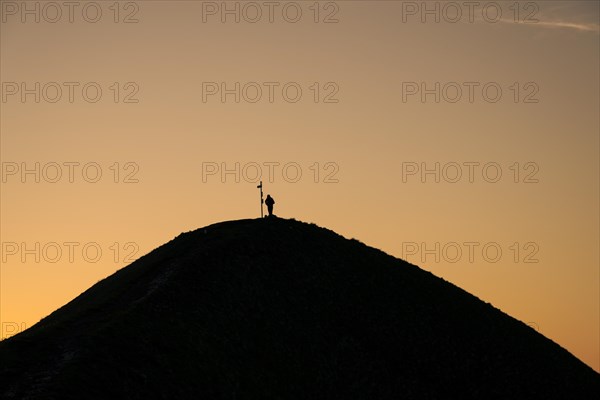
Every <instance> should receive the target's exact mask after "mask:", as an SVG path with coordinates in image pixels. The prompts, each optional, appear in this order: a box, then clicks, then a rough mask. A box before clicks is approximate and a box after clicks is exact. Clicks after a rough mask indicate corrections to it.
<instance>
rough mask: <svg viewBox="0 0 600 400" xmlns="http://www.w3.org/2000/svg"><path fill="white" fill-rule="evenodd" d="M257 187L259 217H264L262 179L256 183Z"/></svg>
mask: <svg viewBox="0 0 600 400" xmlns="http://www.w3.org/2000/svg"><path fill="white" fill-rule="evenodd" d="M257 188H258V189H260V217H261V218H264V211H263V203H264V202H265V201H264V200H263V191H262V188H263V186H262V181H260V185H258V186H257Z"/></svg>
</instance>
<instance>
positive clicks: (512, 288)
mask: <svg viewBox="0 0 600 400" xmlns="http://www.w3.org/2000/svg"><path fill="white" fill-rule="evenodd" d="M0 3H1V6H2V21H1V26H0V27H1V28H0V52H1V54H0V78H1V79H0V80H1V81H2V96H3V97H2V102H1V103H0V107H1V111H0V128H1V139H0V145H1V150H0V156H1V160H2V173H3V175H2V184H1V185H2V186H1V187H2V190H1V205H0V211H1V229H0V233H1V242H2V266H1V269H0V322H1V323H2V337H6V336H8V335H10V333H11V332H13V331H14V329H15V326H19V327H21V326H27V327H29V326H31V325H33V324H34V323H36V322H37V321H39V320H40V319H41V318H43V317H44V316H46V315H48V314H49V313H50V312H52V311H53V310H55V309H56V308H58V307H60V306H62V305H63V304H65V303H66V302H68V301H69V300H71V299H72V298H74V297H75V296H77V295H78V294H80V293H81V292H83V291H84V290H86V289H87V288H88V287H89V286H91V285H93V284H94V283H96V282H97V281H98V280H100V279H102V278H104V277H106V276H108V275H110V274H112V273H113V272H115V271H116V270H117V269H119V268H122V267H123V266H125V265H127V264H128V263H129V262H128V261H126V260H127V257H128V256H130V255H131V257H130V258H132V259H135V258H137V257H139V256H141V255H143V254H146V253H147V252H149V251H151V250H152V249H154V248H156V247H157V246H159V245H161V244H163V243H165V242H167V241H168V240H170V239H172V238H173V237H175V236H177V235H178V234H179V233H181V232H183V231H189V230H193V229H196V228H199V227H203V226H206V225H208V224H211V223H215V222H219V221H223V220H232V219H240V218H255V217H257V216H259V213H260V209H259V200H258V199H259V193H258V190H257V189H256V184H257V183H256V182H255V180H254V179H253V178H254V175H255V172H256V168H255V167H256V165H257V164H258V165H260V166H261V169H262V174H263V176H262V179H263V181H264V182H265V192H266V193H270V194H271V195H272V196H273V197H274V198H275V200H276V204H275V212H276V214H278V215H279V216H281V217H285V218H296V219H299V220H302V221H307V222H314V223H317V224H318V225H321V226H324V227H327V228H330V229H333V230H335V231H336V232H338V233H340V234H342V235H344V236H346V237H348V238H351V237H354V238H357V239H359V240H361V241H362V242H364V243H366V244H368V245H371V246H374V247H377V248H380V249H382V250H384V251H386V252H387V253H389V254H392V255H394V256H396V257H401V258H405V259H407V260H408V261H410V262H412V263H414V264H417V265H419V266H420V267H421V268H423V269H425V270H428V271H431V272H432V273H434V274H435V275H437V276H440V277H443V278H444V279H446V280H448V281H450V282H452V283H454V284H456V285H458V286H460V287H461V288H463V289H465V290H467V291H469V292H470V293H473V294H474V295H476V296H478V297H479V298H480V299H482V300H484V301H486V302H489V303H491V304H493V305H494V306H496V307H498V308H500V309H501V310H503V311H504V312H506V313H508V314H510V315H512V316H514V317H515V318H517V319H519V320H522V321H524V322H526V323H529V324H530V325H531V326H532V327H534V328H535V329H538V330H539V331H540V332H541V333H542V334H544V335H546V336H547V337H549V338H551V339H552V340H554V341H555V342H557V343H559V344H560V345H561V346H563V347H565V348H566V349H568V350H569V351H570V352H572V353H573V354H575V355H576V356H577V357H579V358H580V359H582V360H583V361H584V362H585V363H587V364H588V365H590V366H592V367H593V368H594V369H596V370H597V371H598V370H600V349H599V346H600V343H599V342H600V331H599V326H600V316H599V315H600V305H599V304H600V293H599V285H600V274H599V263H600V261H599V241H600V232H599V226H600V222H599V211H598V204H599V200H600V199H599V131H600V124H599V112H598V110H599V109H600V104H599V91H600V85H599V71H600V66H599V56H600V55H599V48H600V45H599V19H600V15H599V6H598V2H596V1H565V2H561V1H537V2H520V3H518V4H517V6H516V7H515V5H514V4H515V2H513V1H499V2H480V4H481V5H480V6H478V7H475V8H474V10H473V14H472V15H469V9H468V8H466V7H463V8H462V9H461V10H460V11H461V12H462V15H460V16H459V15H458V14H457V13H456V12H457V10H458V9H457V8H456V7H454V8H452V6H448V5H447V4H448V3H447V2H446V3H444V2H437V7H439V10H440V11H439V22H436V20H435V19H436V15H435V14H424V15H423V14H421V12H423V11H427V10H435V7H436V2H401V1H337V2H325V1H322V2H320V3H318V4H317V5H316V6H315V3H314V2H313V1H297V2H275V3H274V4H273V6H272V7H273V14H272V21H270V20H269V18H270V16H269V8H268V6H265V5H264V4H263V2H257V3H252V4H250V5H248V2H238V3H237V5H236V2H227V3H224V2H200V1H137V2H120V3H119V4H118V7H115V5H114V3H115V2H114V1H97V2H95V3H93V4H90V2H75V5H74V6H73V10H72V11H73V13H72V19H73V22H70V21H69V17H70V16H69V9H68V8H66V7H64V6H60V4H61V3H62V2H56V3H53V4H50V3H52V2H44V1H41V2H37V3H39V6H38V7H39V9H38V10H39V22H36V21H35V19H36V14H35V13H36V11H35V7H36V5H35V4H36V2H22V1H19V2H10V1H4V0H2V1H1V2H0ZM48 4H50V5H48ZM55 4H58V5H59V6H60V7H62V10H60V11H61V15H58V14H57V13H56V12H57V8H56V7H55V6H54V5H55ZM453 4H458V5H459V7H460V5H461V4H462V2H456V3H453ZM255 5H258V8H260V9H261V12H262V15H261V16H260V18H259V17H258V15H257V14H256V10H257V7H255ZM484 6H485V8H484ZM235 7H238V9H239V10H240V11H239V12H240V14H239V22H236V21H235V18H236V15H234V14H224V15H222V14H221V12H222V11H224V10H228V9H229V10H231V9H235ZM84 9H85V11H84ZM284 9H285V11H284ZM26 10H33V11H32V13H31V14H28V13H26V12H25V13H24V11H26ZM98 10H100V11H101V12H102V14H101V16H99V18H98V19H99V20H98V21H97V22H90V21H93V20H94V19H96V15H97V14H96V12H97V11H98ZM298 10H300V11H301V13H302V14H301V16H300V17H299V18H297V19H299V20H298V21H297V22H291V21H293V20H294V19H296V15H297V14H296V12H297V11H298ZM316 10H318V14H316ZM116 11H118V13H116ZM498 11H500V12H501V16H497V12H498ZM471 17H472V18H471ZM222 18H225V21H224V22H223V21H222ZM115 19H116V21H117V22H115ZM315 19H316V20H317V21H318V22H315ZM23 20H24V22H23ZM53 20H55V22H52V21H53ZM124 20H127V21H128V22H129V23H125V22H124ZM251 20H256V21H255V22H251ZM454 20H455V21H456V22H452V21H454ZM136 21H137V22H136ZM326 21H327V22H326ZM36 82H39V90H37V89H36ZM53 82H54V83H53ZM69 82H72V83H69ZM115 82H116V85H115ZM236 82H239V83H240V89H239V91H238V94H239V97H240V99H239V100H240V101H239V103H236V102H235V93H233V94H232V93H230V94H227V95H226V96H225V97H224V101H222V98H221V95H220V93H216V94H211V93H212V92H210V91H209V89H215V88H218V89H219V90H220V85H221V83H224V84H225V85H226V88H229V89H230V90H231V89H232V90H233V92H235V83H236ZM253 82H254V83H253ZM436 82H437V83H439V88H440V89H439V91H438V94H439V96H440V99H439V102H436V101H435V93H434V92H435V87H436ZM465 82H466V83H467V85H465ZM469 82H471V83H469ZM65 83H66V84H65ZM265 83H266V84H265ZM315 83H316V84H315ZM22 84H24V85H25V86H22ZM421 84H424V85H425V86H424V89H426V90H427V89H429V90H430V94H426V95H425V97H424V98H422V97H421V93H416V94H412V92H410V91H409V90H410V89H415V88H417V89H418V90H419V91H420V89H421ZM85 85H87V86H86V95H87V96H88V97H87V100H86V98H84V94H83V93H82V91H83V89H82V88H83V87H84V86H85ZM468 85H471V86H470V87H473V88H474V91H473V99H472V100H473V101H470V99H469V91H468V87H469V86H468ZM284 86H285V87H286V92H285V93H284V91H283V87H284ZM484 86H485V87H486V92H485V93H483V89H482V88H483V87H484ZM57 87H60V88H61V91H62V96H61V97H58V96H57V93H58V92H57V91H56V88H57ZM69 87H71V88H73V99H72V100H73V101H72V102H71V101H69V100H70V99H69ZM97 87H100V88H101V90H102V95H101V96H100V97H99V98H98V101H97V102H95V103H94V102H91V100H92V99H93V97H94V96H95V90H96V88H97ZM257 87H260V88H261V89H262V97H261V98H260V99H258V101H256V102H252V101H253V100H254V99H256V94H257V92H256V88H257ZM269 87H271V88H273V98H272V102H271V101H269V100H270V99H269ZM298 87H299V88H301V90H302V97H301V98H300V99H299V100H298V101H297V102H292V99H293V97H294V96H295V95H296V92H295V91H296V90H297V88H298ZM457 87H458V88H461V89H462V97H461V98H460V99H457V97H456V95H457V91H456V88H457ZM117 88H118V92H117ZM498 88H500V90H501V91H502V97H501V98H500V99H498V101H496V102H493V98H494V96H495V93H496V92H495V91H496V90H497V89H498ZM22 89H25V90H29V92H28V93H29V94H25V95H24V97H22V96H21V95H22V94H23V93H22ZM317 89H318V93H317ZM517 89H518V90H517ZM431 90H433V91H432V92H431ZM26 93H27V92H26ZM36 95H39V97H40V99H39V100H40V101H39V103H36V101H35V100H36V99H35V97H36ZM285 95H287V96H288V97H287V99H286V97H285ZM484 95H487V96H488V97H484ZM515 96H516V97H515ZM315 97H316V98H315ZM54 100H56V102H51V101H54ZM115 100H116V102H115ZM316 100H317V101H316ZM325 100H327V101H325ZM454 100H458V101H456V102H453V101H454ZM515 100H516V101H515ZM128 101H134V102H128ZM36 163H39V175H40V176H39V180H40V182H39V183H37V182H35V179H36V176H35V173H30V174H25V175H24V176H23V175H22V174H21V172H23V169H24V168H26V169H29V170H33V171H35V169H36ZM65 163H67V164H65ZM70 163H71V164H70ZM115 163H118V164H115ZM236 163H237V165H239V177H238V181H237V182H236V175H235V172H232V173H229V174H226V175H225V176H221V174H220V173H221V172H222V171H221V170H222V168H223V166H224V167H225V168H227V169H228V170H232V171H235V169H236ZM276 163H279V164H276ZM315 163H317V164H315ZM436 163H439V173H440V176H439V182H436V179H435V178H436V177H435V175H434V173H431V174H427V175H424V176H422V175H421V173H420V172H421V170H422V169H423V168H427V169H429V170H435V167H436ZM465 163H466V164H465ZM477 163H478V164H477ZM515 163H518V164H515ZM57 165H58V166H59V167H60V172H61V174H62V176H61V177H60V179H58V177H56V172H57V168H56V167H57ZM269 165H272V166H273V168H274V175H273V176H272V177H271V179H269V176H268V175H269ZM286 165H287V167H286V169H285V172H284V168H283V167H284V166H286ZM457 165H458V166H460V167H461V173H462V177H461V179H457V180H458V181H457V182H453V181H454V180H456V179H454V178H455V176H456V172H457V169H456V166H457ZM469 165H471V166H472V167H471V168H473V172H474V174H473V176H472V178H473V179H472V182H471V181H470V180H469V168H470V167H469ZM84 166H86V169H85V172H84V171H83V167H84ZM415 166H416V167H417V168H418V169H419V171H417V172H416V173H415V174H414V175H407V173H408V172H411V171H413V170H412V169H411V168H414V167H415ZM484 166H486V169H485V174H483V172H482V171H483V167H484ZM215 167H216V168H218V171H216V173H215V174H212V173H213V172H215V171H214V169H211V168H215ZM70 168H72V171H73V176H72V182H70V179H69V172H70ZM298 168H299V169H300V171H301V173H302V175H301V177H298V178H296V173H297V171H298ZM98 170H100V171H101V172H102V176H101V177H100V178H99V180H98V181H97V182H95V183H93V182H92V181H94V180H96V178H95V175H96V172H97V171H98ZM498 170H500V171H501V173H502V175H501V177H499V178H498V181H497V182H492V181H494V180H495V179H496V178H495V176H496V173H497V171H498ZM116 171H119V174H118V176H117V174H116ZM317 171H318V174H317ZM516 171H518V174H517V173H516ZM54 180H57V182H52V181H54ZM115 180H116V181H117V182H116V183H115ZM269 180H271V181H272V182H269ZM296 180H297V181H296ZM423 180H424V182H423ZM88 181H90V182H88ZM136 181H137V182H136ZM294 181H296V182H294ZM72 242H74V244H69V243H72ZM36 243H39V251H38V250H36ZM65 243H67V244H65ZM115 243H116V245H115ZM436 243H439V245H438V246H439V247H438V248H437V249H438V250H436ZM465 243H467V244H465ZM470 243H474V244H470ZM515 243H516V245H515ZM84 247H85V249H86V253H85V254H84V253H83V252H82V250H83V248H84ZM97 248H100V249H101V251H102V254H101V256H100V257H98V258H99V259H98V260H97V261H96V262H93V261H94V258H96V254H95V251H96V250H97ZM458 248H459V249H460V250H461V251H462V254H458V253H456V250H457V249H458ZM484 248H485V251H484V250H483V249H484ZM498 248H499V249H500V250H501V251H502V254H501V256H500V257H496V253H495V252H496V251H497V249H498ZM27 249H29V250H31V251H30V252H27ZM57 249H60V251H62V254H58V253H57V252H56V251H57ZM69 249H73V250H74V253H73V259H72V260H70V259H69ZM117 249H118V253H117ZM469 249H473V254H472V259H470V254H469ZM23 250H25V251H23ZM423 250H426V251H423ZM36 256H39V257H40V260H39V262H36V260H35V257H36ZM436 256H438V257H439V260H436ZM23 257H24V258H25V260H24V261H23V259H22V258H23ZM115 258H116V259H115ZM494 258H498V259H497V260H495V259H494ZM452 261H456V262H452ZM492 261H495V262H492ZM528 261H537V262H528ZM373 290H377V288H373ZM15 324H16V325H15Z"/></svg>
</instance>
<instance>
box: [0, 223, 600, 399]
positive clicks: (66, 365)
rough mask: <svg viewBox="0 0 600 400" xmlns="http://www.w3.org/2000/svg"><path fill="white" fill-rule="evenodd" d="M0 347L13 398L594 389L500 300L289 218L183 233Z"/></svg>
mask: <svg viewBox="0 0 600 400" xmlns="http://www.w3.org/2000/svg"><path fill="white" fill-rule="evenodd" d="M0 360H2V361H1V363H0V397H1V398H18V399H28V398H30V399H174V398H176V399H201V398H206V399H336V398H347V399H361V398H362V399H367V398H368V399H399V398H406V399H452V398H456V399H478V400H479V399H544V400H548V399H583V398H589V397H591V396H594V395H596V394H600V377H599V375H598V374H597V373H596V372H594V371H593V370H592V369H591V368H589V367H587V366H586V365H585V364H583V363H582V362H580V361H579V360H578V359H576V358H575V357H574V356H572V355H571V354H570V353H568V352H567V351H566V350H564V349H563V348H561V347H560V346H558V345H557V344H555V343H554V342H552V341H551V340H549V339H547V338H545V337H544V336H542V335H540V334H538V333H537V332H536V331H534V330H533V329H531V328H530V327H528V326H527V325H525V324H523V323H521V322H519V321H517V320H515V319H513V318H511V317H509V316H507V315H506V314H504V313H502V312H501V311H499V310H497V309H495V308H494V307H492V306H491V305H489V304H486V303H484V302H482V301H480V300H478V299H477V298H475V297H474V296H472V295H470V294H468V293H466V292H465V291H463V290H461V289H460V288H457V287H456V286H454V285H452V284H450V283H448V282H445V281H444V280H443V279H440V278H437V277H435V276H433V275H432V274H430V273H428V272H425V271H423V270H421V269H419V268H418V267H416V266H414V265H411V264H408V263H406V262H404V261H402V260H399V259H396V258H394V257H391V256H389V255H386V254H385V253H383V252H381V251H379V250H376V249H373V248H370V247H368V246H365V245H364V244H362V243H360V242H358V241H355V240H348V239H345V238H343V237H341V236H339V235H337V234H335V233H334V232H332V231H329V230H327V229H323V228H319V227H317V226H315V225H312V224H311V225H309V224H305V223H301V222H298V221H294V220H283V219H265V220H260V219H258V220H241V221H231V222H224V223H220V224H216V225H211V226H208V227H206V228H202V229H198V230H196V231H193V232H189V233H185V234H182V235H180V236H178V237H177V238H175V239H174V240H172V241H171V242H169V243H167V244H165V245H163V246H161V247H159V248H157V249H156V250H154V251H152V252H151V253H149V254H147V255H146V256H144V257H141V258H140V259H139V260H137V261H136V262H134V263H133V264H131V265H129V266H127V267H125V268H123V269H122V270H120V271H118V272H117V273H115V274H114V275H112V276H110V277H108V278H107V279H105V280H103V281H101V282H99V283H98V284H96V285H94V286H93V287H91V288H90V289H89V290H87V291H86V292H85V293H83V294H82V295H80V296H79V297H77V298H76V299H74V300H73V301H71V302H70V303H69V304H67V305H65V306H64V307H62V308H60V309H59V310H57V311H55V312H54V313H52V314H51V315H50V316H48V317H46V318H45V319H43V320H42V321H40V322H39V323H38V324H36V325H35V326H33V327H32V328H30V329H28V330H26V331H25V332H23V333H21V334H19V335H17V336H14V337H12V338H10V339H8V340H5V341H3V342H2V343H0ZM594 397H595V396H594Z"/></svg>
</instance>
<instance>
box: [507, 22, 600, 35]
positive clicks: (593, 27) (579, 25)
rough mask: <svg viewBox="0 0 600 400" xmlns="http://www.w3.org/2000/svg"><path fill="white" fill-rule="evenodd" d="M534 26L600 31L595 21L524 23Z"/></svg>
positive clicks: (599, 26)
mask: <svg viewBox="0 0 600 400" xmlns="http://www.w3.org/2000/svg"><path fill="white" fill-rule="evenodd" d="M501 22H504V23H510V24H514V23H515V22H514V21H513V20H510V19H502V20H501ZM523 25H528V26H532V27H536V26H537V27H541V28H554V29H561V28H562V29H574V30H577V31H581V32H596V33H600V25H598V24H594V23H579V22H568V21H538V22H534V23H527V24H525V23H523Z"/></svg>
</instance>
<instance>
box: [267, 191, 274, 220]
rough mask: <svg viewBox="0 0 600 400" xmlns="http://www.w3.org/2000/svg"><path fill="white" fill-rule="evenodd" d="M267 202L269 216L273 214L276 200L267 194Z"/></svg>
mask: <svg viewBox="0 0 600 400" xmlns="http://www.w3.org/2000/svg"><path fill="white" fill-rule="evenodd" d="M265 204H266V205H267V210H268V211H269V217H272V216H273V204H275V200H273V198H272V197H271V195H270V194H268V195H267V198H266V199H265Z"/></svg>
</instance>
